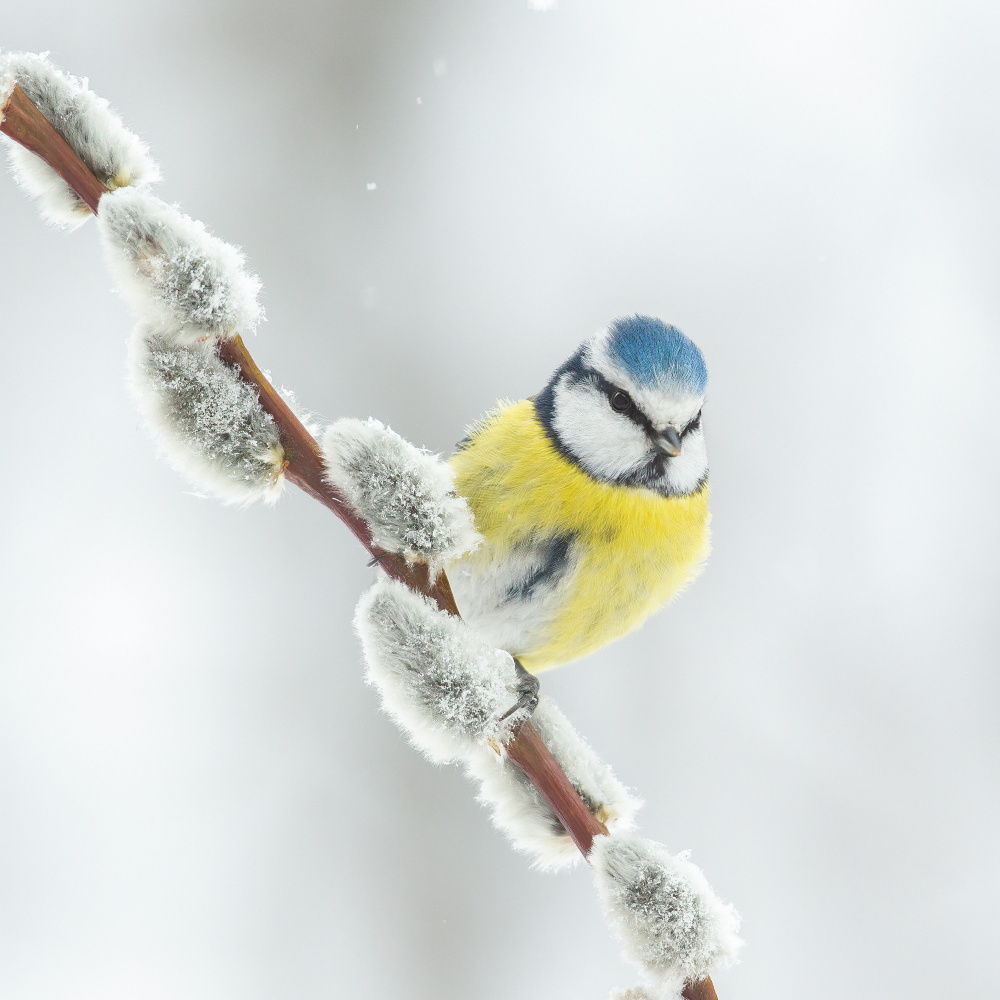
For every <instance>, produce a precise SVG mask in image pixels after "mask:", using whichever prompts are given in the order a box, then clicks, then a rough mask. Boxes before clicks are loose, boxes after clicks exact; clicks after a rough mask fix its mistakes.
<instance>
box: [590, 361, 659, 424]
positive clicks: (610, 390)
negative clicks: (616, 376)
mask: <svg viewBox="0 0 1000 1000" xmlns="http://www.w3.org/2000/svg"><path fill="white" fill-rule="evenodd" d="M586 377H587V379H588V380H589V381H590V383H591V384H592V385H594V386H596V387H597V388H598V389H600V391H601V392H603V393H604V395H605V396H607V397H608V402H609V403H610V405H611V408H612V409H613V410H614V411H615V413H620V414H621V415H622V416H623V417H628V419H629V420H631V421H632V422H633V423H634V424H638V425H639V426H640V427H641V428H642V429H643V430H644V431H645V432H646V433H647V434H648V435H649V437H650V439H652V438H654V437H655V436H656V429H655V428H654V427H653V424H652V422H651V421H650V419H649V417H647V416H646V414H645V413H643V412H642V410H640V409H639V407H638V405H637V404H636V402H635V400H634V399H632V397H631V396H629V394H628V393H627V392H626V391H625V390H624V389H622V388H620V387H619V386H617V385H615V384H614V382H611V381H609V380H608V379H606V378H605V377H604V376H603V375H602V374H601V373H600V372H597V371H594V370H593V369H591V370H590V371H588V372H587V376H586ZM619 392H620V393H621V394H622V395H623V396H626V397H628V400H629V402H630V403H631V405H630V406H629V407H627V408H626V409H624V410H619V409H618V407H616V406H615V405H614V403H612V402H611V400H612V399H613V398H614V396H615V393H619Z"/></svg>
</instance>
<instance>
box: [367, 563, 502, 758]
mask: <svg viewBox="0 0 1000 1000" xmlns="http://www.w3.org/2000/svg"><path fill="white" fill-rule="evenodd" d="M354 626H355V628H356V629H357V632H358V635H359V637H360V639H361V645H362V648H363V649H364V654H365V661H366V663H367V665H368V674H367V679H368V682H369V683H370V684H373V685H374V686H375V687H377V688H378V689H379V691H380V692H381V694H382V707H383V708H384V709H385V710H386V712H388V713H389V714H390V715H391V716H392V717H393V718H394V719H395V720H396V723H397V724H398V725H399V726H400V728H401V729H403V730H404V731H405V732H406V733H407V734H408V735H409V737H410V739H411V741H412V742H413V744H414V745H415V746H416V747H417V748H418V749H420V750H422V751H423V752H424V753H425V754H426V755H427V756H428V757H429V758H430V759H431V760H433V761H436V762H438V763H447V762H448V761H451V760H455V759H458V758H461V757H464V756H467V755H468V754H469V753H471V752H472V751H474V750H475V748H476V747H478V746H479V745H480V744H481V743H483V742H485V741H487V740H495V739H498V738H500V737H501V735H502V734H501V726H502V724H501V723H500V722H499V716H500V715H502V714H503V712H504V711H505V710H506V709H507V708H509V707H510V705H511V704H513V701H514V695H513V691H514V685H515V674H514V661H513V660H512V659H511V657H510V654H508V653H505V652H503V651H502V650H499V649H493V648H492V647H491V646H486V645H484V644H483V643H482V642H481V641H480V640H479V639H478V638H476V635H475V633H474V632H473V631H472V630H471V629H470V628H469V627H468V626H467V625H466V624H465V623H464V622H463V621H462V620H461V619H460V618H456V617H454V616H453V615H449V614H447V613H445V612H444V611H439V610H438V609H437V608H436V607H435V606H434V605H433V604H432V603H431V602H430V601H429V600H427V599H426V598H424V597H422V596H420V595H419V594H415V593H414V592H413V591H411V590H410V589H409V588H407V587H405V586H404V585H403V584H401V583H397V582H396V581H394V580H380V581H379V582H377V583H376V584H375V585H374V586H373V587H372V588H371V589H370V590H368V591H367V592H366V593H364V594H363V595H362V597H361V600H360V601H359V603H358V607H357V611H356V612H355V615H354Z"/></svg>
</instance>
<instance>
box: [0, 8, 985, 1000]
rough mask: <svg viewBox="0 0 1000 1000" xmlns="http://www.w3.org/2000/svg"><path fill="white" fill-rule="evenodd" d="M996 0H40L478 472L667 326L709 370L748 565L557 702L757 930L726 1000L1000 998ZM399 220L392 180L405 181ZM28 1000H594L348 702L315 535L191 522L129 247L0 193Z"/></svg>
mask: <svg viewBox="0 0 1000 1000" xmlns="http://www.w3.org/2000/svg"><path fill="white" fill-rule="evenodd" d="M998 42H1000V7H998V6H997V5H996V4H995V3H991V2H981V3H976V2H971V0H966V2H963V0H930V2H924V3H917V4H914V3H903V2H895V0H864V2H861V0H837V2H819V3H810V4H801V3H795V2H792V0H765V2H760V3H753V4H747V3H742V2H737V0H730V2H717V0H704V2H699V3H692V2H682V0H647V2H642V0H619V2H617V3H613V4H612V3H606V4H601V3H596V2H593V0H560V2H559V5H558V7H556V9H554V10H550V11H545V12H543V11H538V10H533V9H531V8H530V6H529V5H528V4H527V3H526V0H489V2H487V0H464V2H462V0H431V2H423V3H412V2H408V0H390V2H382V3H361V2H358V0H341V2H328V0H324V2H319V0H317V2H314V3H294V2H293V3H291V4H288V3H284V2H283V3H278V2H264V0H257V2H253V0H249V2H247V0H244V2H241V3H239V4H236V3H223V2H221V0H198V2H197V3H195V2H192V0H181V2H178V0H172V2H170V3H150V2H145V3H143V2H140V3H137V4H130V5H122V4H119V3H112V2H110V0H93V2H91V3H89V4H79V3H73V4H71V3H68V2H45V0H39V2H36V3H21V4H19V5H17V6H14V5H10V4H8V5H7V7H6V9H5V11H4V14H3V17H2V23H0V46H2V47H5V48H11V49H28V50H32V51H40V50H51V52H52V57H53V59H54V60H55V61H56V62H57V63H58V64H60V65H62V66H63V67H64V68H66V69H67V70H69V71H70V72H73V73H76V74H79V75H84V76H89V77H90V80H91V84H92V86H93V87H94V88H95V89H96V90H97V92H98V93H99V94H101V95H102V96H104V97H106V98H108V99H109V100H110V101H111V103H112V104H113V105H114V106H115V107H116V108H117V109H118V110H119V112H120V113H121V114H122V115H123V117H124V118H125V120H126V122H127V123H128V124H129V125H130V126H132V127H133V128H134V129H135V130H136V131H138V132H139V133H140V134H141V135H142V136H143V137H144V138H145V139H146V141H148V142H149V143H150V144H151V146H152V149H153V152H154V155H155V156H156V157H157V159H158V160H159V162H160V163H161V165H162V167H163V170H164V174H165V178H166V180H165V181H164V183H163V184H161V185H160V187H159V188H158V192H159V193H160V194H161V196H163V197H165V198H167V199H168V200H171V201H178V202H180V203H181V205H182V207H183V208H184V209H185V211H187V212H189V213H190V214H192V215H194V216H195V217H196V218H200V219H202V220H203V221H204V222H205V223H206V224H208V225H209V227H210V228H211V229H212V230H213V231H214V232H216V233H217V234H218V235H220V236H221V237H223V238H224V239H227V240H230V241H232V242H236V243H239V244H241V245H242V246H243V247H244V249H245V250H246V252H247V254H248V256H249V258H250V260H251V262H252V264H253V266H254V267H255V268H256V269H257V271H258V272H259V274H260V275H261V277H262V278H263V281H264V298H265V304H266V308H267V311H268V316H269V322H268V323H267V324H265V325H264V326H263V327H262V328H261V330H260V332H259V334H258V336H257V337H256V338H255V339H254V340H253V341H252V342H251V348H252V350H253V352H254V355H255V357H256V359H257V360H258V362H259V363H260V364H261V365H262V366H264V367H266V368H269V369H270V370H271V371H272V373H273V376H274V378H275V380H276V381H278V382H280V383H283V384H284V385H286V386H290V387H292V388H294V389H295V391H296V393H297V395H298V397H299V399H300V401H301V402H302V403H303V404H305V405H307V406H309V407H311V408H313V409H315V410H316V411H318V412H319V413H320V414H322V415H323V416H324V417H326V418H331V419H332V418H334V417H336V416H341V415H354V416H367V415H369V414H373V415H376V416H378V417H380V418H381V419H383V420H387V421H388V422H390V423H391V424H392V425H393V426H394V427H395V428H396V429H398V430H399V431H401V432H403V433H404V434H406V435H407V436H408V437H409V438H411V439H412V440H414V441H416V442H418V443H420V444H424V445H427V446H429V447H432V448H434V449H435V450H439V451H443V452H447V451H449V450H450V449H451V447H452V445H453V443H454V442H455V441H457V440H458V438H459V437H460V436H461V432H462V428H463V426H464V424H465V423H467V422H468V421H470V420H472V419H474V418H476V417H477V416H479V415H480V414H481V413H482V412H483V411H485V410H486V409H488V408H489V407H490V406H491V405H492V403H493V401H494V400H495V399H496V398H498V397H502V396H509V397H514V398H517V397H521V396H524V395H528V394H530V393H532V392H534V391H535V390H537V389H538V388H540V386H541V385H542V384H543V382H544V381H545V379H546V378H547V376H548V373H549V372H550V371H551V369H552V368H554V367H555V366H556V365H557V364H558V363H559V362H560V361H561V360H562V359H563V358H564V357H565V356H566V355H567V354H568V353H569V352H570V351H571V350H572V349H573V347H574V346H575V345H576V344H577V342H578V341H579V340H581V339H583V337H585V336H587V335H589V334H590V333H592V332H593V331H594V330H596V329H597V328H598V327H600V326H602V325H603V324H605V323H606V322H607V321H609V320H610V319H612V318H613V317H615V316H617V315H621V314H624V313H629V312H634V311H642V312H647V313H652V314H655V315H658V316H661V317H662V318H663V319H665V320H667V321H670V322H674V323H676V324H677V325H679V326H680V327H681V328H682V329H683V330H684V331H685V332H686V333H688V334H689V335H690V336H692V337H693V338H694V339H695V340H696V341H697V342H698V343H699V344H700V345H701V346H702V348H703V350H704V352H705V354H706V357H707V359H708V363H709V370H710V401H709V406H708V408H707V410H706V427H707V433H708V436H709V438H708V439H709V449H710V456H711V461H712V470H713V482H714V512H715V521H714V526H715V534H714V545H715V551H714V555H713V557H712V560H711V562H710V564H709V566H708V569H707V570H706V572H705V574H704V575H703V577H702V578H701V579H700V580H699V581H698V582H697V584H696V585H695V586H694V587H693V588H692V589H691V590H690V591H689V592H688V593H686V594H685V595H684V596H683V597H681V598H680V599H679V600H678V601H677V602H676V603H675V604H674V605H673V606H672V607H671V608H670V609H669V610H668V611H666V612H664V613H663V614H661V615H659V616H658V617H657V618H655V619H653V620H652V621H650V622H649V623H648V624H647V625H646V627H644V628H643V629H642V630H641V631H640V632H638V633H636V634H633V635H632V636H630V637H629V638H627V639H626V640H623V641H621V642H619V643H618V644H616V645H615V646H613V647H611V648H609V649H606V650H604V651H603V652H601V653H600V654H598V655H595V656H593V657H591V658H589V659H588V660H585V661H582V662H580V663H578V664H575V665H572V666H569V667H566V668H564V669H562V670H560V671H556V672H555V673H553V674H549V675H547V676H546V678H545V687H546V690H547V691H548V692H549V693H550V694H552V695H554V696H555V697H556V698H557V700H558V702H559V703H560V705H561V706H562V708H563V709H564V710H565V711H566V713H567V714H568V715H569V717H570V718H571V719H572V720H573V721H574V722H575V723H576V724H577V726H578V727H579V729H580V730H581V731H582V732H583V733H584V734H586V735H587V737H588V738H589V739H590V740H591V742H592V743H593V744H594V745H595V746H596V748H597V749H598V750H599V752H601V753H602V754H603V755H604V757H605V758H606V759H607V760H609V761H610V762H612V763H613V765H614V766H615V768H616V770H617V771H618V773H619V775H620V776H621V777H622V778H623V780H625V781H626V782H627V783H628V784H630V785H632V786H633V787H635V788H636V789H638V790H639V792H640V793H641V794H642V795H643V796H644V797H645V799H646V800H647V805H646V807H645V809H644V810H643V812H642V814H641V830H642V832H643V833H644V834H646V835H647V836H651V837H653V838H655V839H656V840H659V841H662V842H665V843H666V844H668V845H669V846H670V847H671V848H672V849H674V850H681V849H684V848H691V849H692V850H693V852H694V853H693V859H694V860H695V861H696V862H697V863H699V864H700V865H701V866H702V867H703V868H704V870H705V872H706V874H707V875H708V877H709V879H710V881H711V882H712V883H713V885H714V886H715V888H716V889H717V890H718V892H719V893H720V894H721V895H723V896H724V897H725V898H728V899H731V900H733V901H734V902H735V904H736V905H737V907H738V909H739V910H740V911H741V913H742V915H743V918H744V927H743V930H744V937H745V939H746V941H747V945H746V948H745V950H744V956H743V961H742V963H741V964H740V965H739V966H737V967H734V968H733V969H731V970H729V971H728V972H725V973H722V974H720V975H719V976H717V977H716V985H717V987H718V990H719V994H720V997H721V998H722V1000H737V998H740V1000H763V998H768V1000H770V998H773V997H776V996H784V997H808V998H810V1000H827V998H830V1000H833V998H838V1000H839V998H842V997H844V996H877V997H880V998H885V1000H888V998H901V1000H902V998H906V1000H914V998H917V1000H922V998H928V1000H930V998H937V997H941V996H957V995H977V996H996V995H998V993H1000V948H998V947H997V940H998V933H1000V906H998V903H997V898H998V891H997V881H998V876H1000V836H998V833H997V827H998V820H1000V801H998V787H1000V783H998V778H1000V773H998V772H1000V767H998V753H997V751H998V748H1000V747H998V744H1000V739H998V726H997V708H998V689H1000V683H998V671H997V667H996V652H997V647H998V641H997V640H998V625H997V598H998V544H997V543H998V531H997V523H998V515H997V510H998V504H1000V489H998V487H1000V474H998V463H997V453H998V433H997V425H998V421H1000V405H998V402H997V396H998V389H997V382H998V355H1000V349H998V342H997V306H998V284H997V264H998V249H1000V248H998V241H1000V237H998V233H1000V198H998V190H1000V189H998V180H997V178H998V176H1000V127H998V110H1000V109H998V104H1000V80H998V75H1000V74H998V69H997V60H996V53H997V51H998ZM372 184H374V185H376V186H375V188H374V189H373V190H369V187H370V185H372ZM0 233H2V239H0V264H2V273H3V292H2V297H0V337H2V339H0V345H2V350H3V358H4V373H5V377H4V389H3V392H2V394H0V409H2V419H3V426H6V427H7V429H8V430H7V433H8V439H7V440H8V444H7V446H6V449H5V455H6V459H5V461H4V462H3V463H2V464H3V470H2V473H0V476H2V482H3V491H2V499H0V545H2V549H0V551H2V563H0V566H2V568H0V616H2V619H0V628H2V647H0V658H2V665H0V667H2V669H0V684H2V690H0V996H3V997H4V998H9V1000H50V998H51V1000H90V998H94V1000H97V998H100V1000H168V998H169V1000H275V998H294V1000H319V998H332V997H362V996H363V997H365V998H373V1000H382V998H386V1000H389V998H392V1000H397V998H407V1000H411V998H412V1000H430V998H434V1000H468V998H475V1000H494V998H496V1000H500V998H504V1000H506V998H509V997H515V996H517V997H529V998H538V1000H561V998H564V1000H570V998H572V1000H583V998H603V997H604V996H606V994H607V991H608V989H609V988H611V987H612V986H616V985H618V986H621V985H626V984H628V983H630V982H632V981H634V974H633V971H632V970H631V969H630V968H629V967H627V966H626V965H625V964H624V963H623V962H622V960H621V959H620V957H619V954H618V949H617V946H616V945H615V944H614V942H613V941H612V940H611V939H610V938H609V935H608V932H607V930H606V928H605V926H604V924H603V922H602V920H601V917H600V915H599V912H598V906H597V902H596V898H595V896H594V892H593V888H592V886H591V884H590V879H589V876H588V873H587V872H586V870H585V869H584V868H580V869H578V870H576V871H574V872H572V873H569V874H562V875H555V876H554V875H542V874H539V873H537V872H534V871H532V870H531V869H530V868H529V866H528V864H527V862H526V860H525V859H524V858H523V857H522V856H519V855H515V854H514V853H513V852H512V851H510V850H509V849H508V847H507V846H506V844H505V842H504V841H503V840H502V838H501V837H500V836H499V835H498V834H497V833H495V832H494V831H493V830H492V829H491V828H490V826H489V824H488V822H487V818H486V815H485V813H484V812H483V811H482V810H481V809H480V808H479V807H478V806H477V805H476V804H475V803H474V801H473V799H472V790H471V786H469V785H468V784H467V783H466V782H465V780H464V779H463V778H462V777H461V775H460V774H459V773H458V772H457V771H456V770H455V769H443V770H435V769H433V768H431V767H429V766H427V765H425V763H424V762H423V761H422V760H420V759H419V758H418V757H417V755H416V754H414V753H413V752H412V751H411V750H410V749H409V748H408V747H407V745H406V744H405V742H404V741H403V739H402V738H401V737H400V736H399V735H398V734H397V732H396V731H395V730H394V729H393V728H392V726H391V725H390V723H389V722H388V721H387V720H386V719H385V717H383V716H381V715H380V714H378V712H377V710H376V697H375V695H374V693H373V692H372V691H371V690H370V689H368V688H366V687H365V686H364V684H363V682H362V668H361V664H360V656H359V651H358V647H357V644H356V642H355V640H354V638H353V636H352V634H351V628H350V618H351V614H352V611H353V607H354V603H355V601H356V599H357V596H358V594H359V593H360V591H361V589H362V588H363V587H364V586H366V584H367V582H368V581H369V579H370V571H369V570H367V569H366V568H365V558H364V554H363V553H362V551H361V550H360V548H359V547H358V546H357V545H356V544H355V543H354V541H353V540H352V538H351V537H350V536H349V535H348V533H347V532H346V531H345V530H343V528H342V527H341V525H340V524H339V523H338V522H337V521H336V520H335V519H334V518H333V517H332V516H331V515H330V514H328V512H327V511H325V510H324V509H322V508H320V507H319V505H317V504H315V503H313V502H311V501H309V500H308V499H307V498H306V497H305V496H304V495H302V494H299V493H296V492H294V491H289V493H288V495H286V496H285V498H284V499H283V500H282V501H281V503H280V504H279V505H278V506H277V508H275V509H273V510H266V509H263V508H252V509H248V510H233V509H227V508H223V507H221V506H220V505H218V504H216V503H215V502H213V501H210V500H205V499H199V498H197V497H195V496H194V495H192V493H191V492H190V491H189V489H188V487H187V486H186V485H185V484H184V483H182V482H181V481H180V480H179V479H178V478H177V477H176V476H175V474H174V473H173V472H171V471H170V469H169V468H167V467H166V466H165V465H164V464H162V463H161V462H159V461H158V460H157V457H156V454H155V450H154V448H153V446H152V445H151V444H150V442H149V441H148V439H147V438H146V436H145V435H144V432H143V430H142V428H141V427H140V426H139V425H138V421H137V418H136V416H135V414H134V411H133V407H132V405H131V402H130V399H129V396H128V392H127V390H126V386H125V383H124V357H125V341H126V338H127V335H128V332H129V330H130V327H131V319H130V317H129V316H128V314H127V312H126V310H125V307H124V305H123V304H122V303H121V302H120V301H119V300H118V299H116V298H115V297H114V296H113V295H112V293H111V291H110V279H109V277H108V276H107V275H106V273H105V271H104V268H103V265H102V262H101V258H100V253H99V249H98V245H97V237H96V233H95V231H94V229H93V227H92V226H88V227H85V228H84V229H82V230H79V231H77V232H75V233H72V234H66V233H62V232H59V231H57V230H53V229H50V228H47V227H46V226H45V225H43V224H42V223H41V222H40V220H39V219H38V217H37V215H36V213H35V209H34V207H33V206H32V205H31V204H30V203H29V202H28V201H27V200H26V199H25V198H24V197H23V195H22V194H21V192H20V191H18V190H17V189H16V187H15V186H14V183H13V181H11V180H10V178H9V177H5V178H0Z"/></svg>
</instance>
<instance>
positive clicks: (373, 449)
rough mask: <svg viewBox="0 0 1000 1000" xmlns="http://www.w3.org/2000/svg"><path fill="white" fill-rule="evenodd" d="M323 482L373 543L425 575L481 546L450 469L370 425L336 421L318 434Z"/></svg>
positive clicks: (378, 426)
mask: <svg viewBox="0 0 1000 1000" xmlns="http://www.w3.org/2000/svg"><path fill="white" fill-rule="evenodd" d="M323 455H324V458H325V459H326V476H327V479H328V480H329V481H330V482H331V483H332V484H333V485H334V486H335V487H336V488H337V489H338V490H339V491H340V492H341V493H342V494H343V495H344V498H345V499H346V500H347V502H348V503H349V504H350V505H351V506H352V507H353V508H354V509H355V510H356V511H357V512H358V513H359V514H360V515H361V516H362V517H363V518H364V519H365V521H366V522H367V524H368V526H369V527H370V529H371V532H372V538H373V539H374V541H375V544H376V545H378V546H380V547H381V548H383V549H385V550H386V551H387V552H398V553H400V554H402V555H403V556H405V557H406V558H407V559H409V560H414V559H420V560H422V561H423V562H426V563H428V564H429V566H430V569H431V572H432V574H436V573H437V571H438V570H439V569H440V568H441V566H442V565H444V564H445V563H447V562H450V561H451V560H453V559H456V558H458V557H459V556H461V555H464V554H465V553H467V552H469V551H471V550H472V549H474V548H475V547H476V546H477V545H479V543H480V542H481V541H482V538H481V536H480V535H479V533H478V532H477V531H476V529H475V526H474V524H473V519H472V512H471V511H470V510H469V506H468V504H467V503H466V502H465V500H464V499H462V498H461V497H458V496H456V495H455V483H454V476H453V473H452V470H451V467H450V466H449V465H448V464H447V463H446V462H443V461H442V460H441V459H440V458H439V457H438V456H437V455H432V454H431V453H430V452H427V451H425V450H423V449H421V448H417V447H416V446H415V445H412V444H410V442H409V441H407V440H405V439H404V438H402V437H400V435H399V434H397V433H396V432H395V431H394V430H392V429H391V428H389V427H385V426H383V425H382V424H381V423H379V421H377V420H353V419H344V420H338V421H337V422H336V423H335V424H332V425H331V426H330V427H328V428H327V431H326V433H325V434H324V435H323Z"/></svg>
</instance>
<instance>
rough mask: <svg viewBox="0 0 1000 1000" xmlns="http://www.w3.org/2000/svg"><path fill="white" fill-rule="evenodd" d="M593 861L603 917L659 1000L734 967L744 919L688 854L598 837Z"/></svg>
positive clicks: (638, 840)
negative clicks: (713, 888)
mask: <svg viewBox="0 0 1000 1000" xmlns="http://www.w3.org/2000/svg"><path fill="white" fill-rule="evenodd" d="M590 862H591V864H592V866H593V870H594V878H595V881H596V883H597V891H598V895H599V896H600V899H601V906H602V908H603V910H604V916H605V918H606V919H607V921H608V924H609V925H610V926H611V928H612V930H613V931H614V932H615V934H616V935H617V936H618V938H619V939H620V940H621V942H622V946H623V949H624V952H625V957H626V958H628V959H629V961H631V962H634V963H635V964H636V965H638V966H639V968H640V969H641V970H642V972H643V975H644V977H645V978H646V979H647V980H648V981H649V982H650V984H651V985H652V986H653V987H654V990H653V993H654V995H655V996H656V997H658V998H659V997H674V996H679V994H680V991H681V989H682V988H683V985H684V983H685V982H692V981H695V980H699V979H704V978H705V977H706V976H708V975H710V974H711V973H712V971H713V970H715V969H717V968H719V967H721V966H725V965H729V964H730V963H731V962H733V961H734V960H735V958H736V952H737V950H738V948H739V946H740V943H741V942H740V939H739V938H738V937H737V931H738V929H739V917H738V916H737V915H736V913H735V911H734V910H733V907H732V905H731V904H727V903H723V902H722V901H721V900H720V899H719V898H718V897H717V896H716V895H715V893H713V892H712V890H711V888H710V887H709V885H708V882H707V881H706V880H705V876H704V875H703V874H702V873H701V869H699V868H698V867H697V866H696V865H693V864H692V863H691V862H690V861H688V860H687V858H686V857H685V856H684V855H683V854H681V855H676V856H673V855H671V854H670V853H669V852H668V851H667V849H666V848H665V847H663V846H662V845H661V844H656V843H654V842H653V841H650V840H643V839H641V838H639V837H633V836H628V835H626V836H621V835H612V836H610V837H603V836H602V837H595V838H594V847H593V850H592V851H591V853H590Z"/></svg>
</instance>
